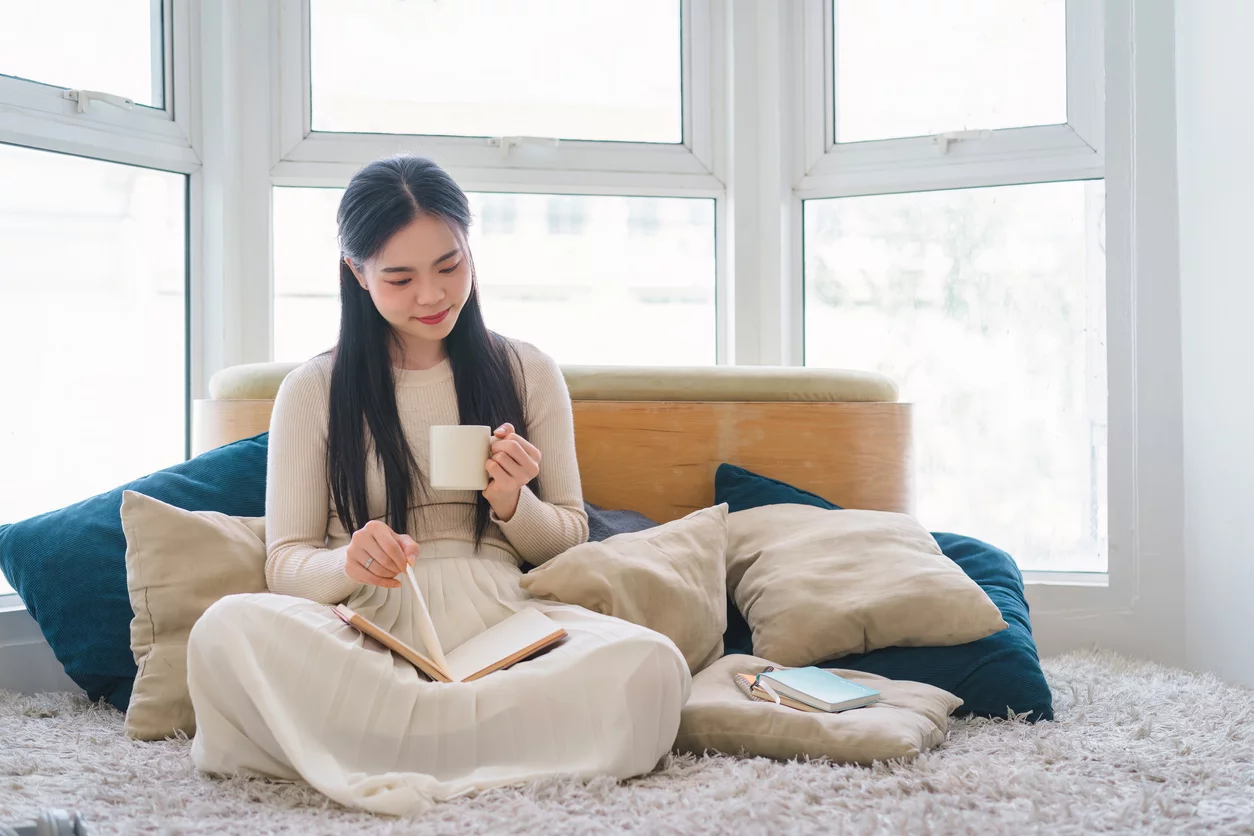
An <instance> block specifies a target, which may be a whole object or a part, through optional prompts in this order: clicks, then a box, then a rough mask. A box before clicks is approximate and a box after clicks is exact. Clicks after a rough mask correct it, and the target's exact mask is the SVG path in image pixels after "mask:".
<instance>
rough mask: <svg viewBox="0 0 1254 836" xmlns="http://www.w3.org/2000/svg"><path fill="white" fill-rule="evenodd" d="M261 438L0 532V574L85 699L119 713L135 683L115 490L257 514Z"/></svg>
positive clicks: (261, 496) (262, 497) (261, 503)
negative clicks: (103, 702)
mask: <svg viewBox="0 0 1254 836" xmlns="http://www.w3.org/2000/svg"><path fill="white" fill-rule="evenodd" d="M268 440H269V437H268V434H266V433H262V434H261V435H259V436H256V437H254V438H249V439H244V440H242V441H237V442H235V443H233V444H228V445H226V446H224V447H219V448H217V449H215V450H210V451H209V452H207V453H203V454H202V455H200V456H197V457H195V458H193V459H191V460H189V461H186V462H182V463H180V464H177V465H175V466H173V467H170V468H167V469H165V470H161V471H158V472H156V473H153V474H151V475H149V476H145V477H143V478H141V479H137V480H135V481H134V482H130V483H128V484H126V485H123V486H121V487H119V488H115V489H114V490H111V491H109V492H108V493H103V494H100V495H99V496H94V497H92V498H91V499H85V500H83V501H82V502H78V503H75V504H74V505H70V506H68V507H66V508H62V509H61V510H59V511H52V512H50V513H47V514H43V515H41V516H38V517H32V518H31V519H29V520H23V521H22V522H17V523H13V524H11V525H6V526H3V527H0V569H3V570H4V575H5V577H6V578H8V580H9V583H10V584H11V585H12V586H13V588H14V589H16V590H17V593H18V595H20V596H21V598H22V601H23V603H25V604H26V609H27V610H28V611H29V612H30V614H31V617H32V618H34V619H35V621H36V622H38V624H39V628H40V630H42V631H43V634H44V637H45V638H46V639H47V640H48V644H49V645H51V646H52V651H53V653H55V654H56V657H57V660H58V661H60V663H61V664H62V665H63V666H64V667H65V672H66V674H67V675H69V677H70V679H72V680H74V682H76V683H77V684H78V685H79V687H81V688H82V689H83V690H84V691H86V692H87V696H88V697H89V698H91V699H92V700H100V699H106V700H108V701H109V702H110V703H112V704H113V705H114V706H116V707H117V708H119V709H121V710H122V711H125V710H126V707H127V704H128V703H129V702H130V699H131V686H132V684H133V683H134V680H135V657H134V656H133V655H132V654H131V618H133V617H134V613H133V612H132V610H131V600H130V596H129V595H128V593H127V591H126V536H125V535H124V534H123V533H122V518H121V508H122V492H123V491H126V490H132V491H136V492H138V493H142V494H146V495H147V496H151V497H153V498H154V499H159V500H161V501H162V502H166V503H169V504H170V505H174V506H176V507H178V508H183V509H185V510H188V511H219V512H221V513H223V514H228V515H230V516H236V517H260V516H264V515H265V507H266V450H267V446H268V444H267V442H268Z"/></svg>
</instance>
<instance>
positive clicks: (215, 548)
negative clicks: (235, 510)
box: [122, 491, 266, 740]
mask: <svg viewBox="0 0 1254 836" xmlns="http://www.w3.org/2000/svg"><path fill="white" fill-rule="evenodd" d="M122 530H123V532H125V534H126V587H127V590H128V591H129V592H130V598H131V608H132V609H133V610H134V611H135V617H134V618H133V619H131V651H132V652H133V653H134V654H135V664H136V665H138V666H139V673H138V674H137V675H136V677H135V687H134V689H133V690H132V691H131V702H130V705H129V706H128V707H127V711H126V724H125V728H126V734H127V735H128V736H129V737H133V738H137V739H139V740H161V739H164V738H166V737H172V736H174V734H175V732H183V733H185V734H187V735H188V736H189V737H190V736H191V735H193V734H195V733H196V715H195V713H194V712H193V711H192V700H191V696H190V695H189V694H188V691H187V636H188V633H190V632H191V629H192V625H193V624H195V623H196V620H197V619H198V618H200V616H201V615H202V614H203V613H204V611H205V610H207V609H208V608H209V606H210V605H211V604H213V603H214V602H215V601H217V600H218V599H219V598H223V597H225V596H227V595H232V594H234V593H237V592H265V591H266V569H265V567H266V546H265V536H266V528H265V519H264V518H261V517H256V518H252V517H247V518H245V517H228V516H226V515H225V514H218V513H214V512H211V511H184V510H182V509H180V508H175V507H174V506H173V505H167V504H166V503H164V502H161V501H159V500H156V499H153V498H151V497H148V496H144V495H143V494H140V493H136V492H134V491H125V492H124V493H123V494H122Z"/></svg>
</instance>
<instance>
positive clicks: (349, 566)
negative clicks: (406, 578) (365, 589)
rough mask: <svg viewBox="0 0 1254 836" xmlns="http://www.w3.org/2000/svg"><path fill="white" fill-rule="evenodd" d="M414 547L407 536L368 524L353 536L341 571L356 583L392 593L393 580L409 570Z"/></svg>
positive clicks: (395, 585)
mask: <svg viewBox="0 0 1254 836" xmlns="http://www.w3.org/2000/svg"><path fill="white" fill-rule="evenodd" d="M417 557H418V544H417V543H416V542H414V539H413V538H412V537H410V536H409V535H408V534H397V533H396V532H395V531H393V530H392V529H391V528H390V527H389V526H388V525H387V523H384V522H382V521H380V520H371V521H370V522H368V523H366V524H365V525H364V526H363V527H361V528H359V529H357V531H355V532H354V533H353V539H352V540H351V541H350V542H349V544H348V556H347V557H345V558H344V571H345V572H346V573H348V576H349V577H350V578H352V579H353V580H355V581H357V582H358V583H369V584H374V585H375V586H382V587H386V588H388V589H396V588H398V587H399V586H400V585H401V582H400V581H398V580H397V579H396V576H397V575H399V574H401V573H402V572H404V571H405V567H406V566H407V565H409V566H412V565H413V563H414V560H415V559H416V558H417Z"/></svg>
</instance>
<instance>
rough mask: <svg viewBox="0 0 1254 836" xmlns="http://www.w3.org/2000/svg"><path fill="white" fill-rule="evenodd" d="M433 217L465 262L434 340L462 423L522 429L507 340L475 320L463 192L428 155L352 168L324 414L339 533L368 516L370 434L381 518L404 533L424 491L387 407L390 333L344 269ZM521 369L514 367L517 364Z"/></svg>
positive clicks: (484, 518) (342, 216)
mask: <svg viewBox="0 0 1254 836" xmlns="http://www.w3.org/2000/svg"><path fill="white" fill-rule="evenodd" d="M423 214H427V215H433V216H435V217H438V218H441V219H443V220H444V221H445V222H446V223H447V224H448V225H449V227H450V228H451V229H452V230H453V233H454V235H456V236H457V237H458V238H459V239H460V240H459V241H458V244H459V245H460V246H461V248H462V251H463V253H464V255H465V258H466V260H467V263H468V264H469V265H470V276H471V286H470V296H469V298H468V299H467V300H466V304H465V305H464V306H463V307H462V309H461V312H460V314H459V315H458V317H457V323H456V324H455V325H454V326H453V330H452V332H450V333H449V335H448V337H447V338H446V339H445V341H444V348H445V350H446V351H447V353H448V358H449V365H450V366H451V367H452V370H453V385H454V386H455V388H456V389H457V409H458V413H459V420H460V422H461V423H462V424H486V425H487V426H489V427H492V428H496V427H498V426H500V425H501V424H503V423H505V422H509V423H511V424H513V425H514V429H515V431H516V432H517V433H518V434H519V435H521V436H523V437H524V438H525V437H526V436H527V420H526V416H525V414H524V411H523V405H522V398H521V397H520V396H519V391H518V388H517V386H516V385H515V380H514V369H513V366H512V365H511V355H513V354H514V352H513V347H512V346H511V345H509V344H508V343H507V342H506V341H505V340H504V339H503V338H501V337H500V336H499V335H497V334H494V333H492V332H491V331H489V330H488V329H487V327H486V326H485V325H484V324H483V314H482V312H481V311H480V309H479V281H478V277H477V276H476V274H475V268H474V259H472V258H471V255H470V248H469V246H468V242H467V232H468V230H469V227H470V204H469V202H468V201H467V199H466V194H465V192H463V191H462V190H461V188H460V187H459V186H458V185H457V183H455V182H454V181H453V178H452V177H450V176H449V175H448V173H447V172H445V171H444V170H443V169H442V168H440V167H439V166H438V165H436V164H435V163H433V162H432V161H430V160H427V159H424V158H422V157H416V156H411V155H400V156H395V157H388V158H385V159H382V160H376V161H374V162H372V163H370V164H369V165H367V166H366V167H365V168H363V169H361V170H360V171H358V172H357V173H356V174H355V175H353V179H352V180H351V181H350V182H349V184H348V189H347V190H346V191H345V192H344V197H343V198H342V199H341V200H340V208H339V212H338V216H337V218H338V222H339V238H340V311H341V314H340V339H339V343H338V344H337V345H336V347H335V349H334V357H335V362H334V365H333V367H332V371H331V392H330V398H331V414H330V423H329V427H328V435H327V472H328V475H329V477H330V481H331V497H332V499H333V500H334V501H335V509H336V515H337V516H338V517H339V519H340V522H341V523H342V524H343V526H344V528H345V530H346V531H349V532H354V531H356V530H357V529H358V528H360V527H361V526H364V525H365V524H366V523H367V522H369V521H370V514H369V511H368V510H367V502H366V456H367V450H368V446H369V445H368V439H370V438H373V440H374V448H375V457H376V458H377V459H378V461H379V463H380V464H381V465H382V467H383V476H384V484H385V485H386V489H387V516H386V517H385V522H387V524H388V525H389V526H390V527H391V528H392V530H393V531H395V532H396V533H397V534H409V533H410V532H408V531H407V528H408V525H409V506H410V502H411V500H412V499H413V498H414V493H415V489H417V491H419V492H425V491H426V479H425V477H424V475H423V474H422V473H421V472H420V469H419V467H418V464H417V462H416V461H415V460H414V456H413V452H412V451H411V449H410V446H409V442H408V441H407V440H406V438H405V433H404V431H403V430H402V428H401V422H400V416H399V415H398V413H397V409H396V382H395V378H394V375H393V373H392V360H393V353H392V352H393V350H394V349H397V348H399V347H400V338H399V336H398V335H397V334H396V332H395V331H394V330H393V329H392V326H391V325H390V324H389V323H388V321H387V320H386V319H384V318H383V316H382V314H380V313H379V311H378V309H377V308H375V305H374V302H373V300H372V299H371V298H370V293H369V292H368V291H367V290H366V289H364V288H363V287H362V286H361V285H360V284H359V283H358V281H357V278H356V276H355V275H354V274H353V271H352V268H350V267H349V264H348V261H349V260H351V261H352V263H353V264H355V265H361V264H362V263H363V262H365V261H366V260H367V259H369V258H370V257H372V256H374V255H375V254H376V253H378V252H379V250H380V249H382V248H383V245H384V244H385V243H387V241H388V239H390V238H391V237H392V236H393V235H394V234H396V232H397V231H399V230H400V229H402V228H404V227H405V226H408V225H409V224H410V223H411V222H413V220H414V219H415V218H416V217H418V216H419V215H423ZM520 368H521V366H520ZM490 510H491V509H490V506H489V505H488V501H487V500H486V499H484V498H483V495H482V494H479V495H478V496H477V497H476V502H475V529H474V530H475V546H476V547H477V546H478V545H479V543H480V542H481V541H482V539H483V535H484V532H485V531H486V530H487V527H488V522H489V513H490Z"/></svg>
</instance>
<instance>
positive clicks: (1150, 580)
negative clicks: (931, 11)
mask: <svg viewBox="0 0 1254 836" xmlns="http://www.w3.org/2000/svg"><path fill="white" fill-rule="evenodd" d="M732 8H733V11H732V23H731V34H730V39H731V43H732V45H733V47H732V48H733V50H735V51H736V52H737V53H739V54H741V55H747V56H748V57H747V58H745V59H740V58H738V59H737V64H736V71H737V78H738V79H741V80H742V81H739V82H737V83H735V84H733V86H732V91H731V99H732V102H733V114H732V119H733V122H734V124H735V125H736V128H737V130H738V133H737V134H736V141H735V145H736V147H737V148H738V149H740V150H741V151H743V153H740V152H736V153H733V154H732V155H731V162H730V174H731V178H730V184H731V186H732V194H731V201H730V202H731V204H732V205H733V207H734V209H733V215H734V218H733V221H732V224H733V228H734V231H735V234H736V244H735V256H734V264H733V265H732V270H733V271H734V272H735V274H736V275H737V276H741V275H744V274H745V273H748V272H756V273H757V275H759V276H760V277H761V284H759V285H757V286H756V287H755V286H754V284H753V283H748V282H738V283H737V285H736V290H737V292H738V293H742V294H743V293H744V292H745V291H748V292H750V293H753V292H756V293H757V294H758V295H757V298H756V299H755V300H754V302H755V303H756V304H755V305H753V306H752V307H754V308H755V310H747V309H744V308H741V309H738V310H737V311H736V327H737V346H736V354H737V356H738V357H740V358H749V357H751V358H753V359H752V360H751V361H750V362H762V363H768V364H779V365H801V364H802V362H803V358H804V304H803V294H804V272H803V269H804V265H803V263H802V253H803V241H802V224H801V217H802V214H801V213H802V203H803V201H804V200H808V199H817V198H831V197H848V196H854V195H874V194H890V193H902V192H915V191H931V190H937V189H946V188H961V187H976V186H1008V185H1019V184H1025V183H1041V182H1058V181H1069V180H1086V179H1094V178H1098V177H1104V178H1105V179H1106V181H1107V268H1106V277H1107V278H1106V294H1107V300H1106V304H1107V365H1108V426H1109V442H1108V463H1107V467H1108V486H1109V487H1108V500H1107V502H1108V514H1109V516H1108V519H1109V526H1108V530H1109V532H1110V535H1109V537H1110V546H1109V559H1108V571H1107V572H1106V573H1065V572H1047V571H1046V572H1025V573H1024V574H1025V580H1026V581H1027V583H1028V597H1029V602H1030V604H1031V606H1032V613H1033V619H1034V626H1035V627H1036V628H1037V639H1038V641H1039V642H1040V644H1041V648H1042V651H1043V652H1050V650H1051V649H1053V648H1057V649H1063V648H1073V647H1076V646H1079V645H1081V644H1085V643H1092V642H1095V641H1097V642H1101V643H1102V644H1105V645H1107V646H1113V647H1116V648H1122V649H1126V650H1127V651H1128V652H1134V653H1135V652H1141V653H1144V652H1145V649H1146V646H1147V645H1149V646H1151V647H1155V648H1159V650H1158V655H1159V658H1166V659H1173V660H1176V661H1177V662H1179V661H1182V660H1183V640H1182V628H1183V620H1182V612H1183V597H1182V593H1181V589H1182V583H1181V581H1182V567H1181V565H1180V560H1181V557H1180V556H1181V554H1182V542H1183V532H1182V523H1181V516H1182V515H1181V508H1182V502H1183V500H1182V495H1181V493H1182V489H1181V488H1180V485H1181V484H1182V482H1181V480H1182V469H1181V463H1180V455H1181V449H1182V447H1181V444H1182V440H1181V438H1180V435H1179V417H1180V408H1181V404H1180V376H1179V365H1180V360H1179V348H1180V342H1179V323H1178V318H1176V317H1175V314H1174V311H1175V310H1176V306H1177V304H1178V276H1177V275H1176V272H1175V267H1174V265H1175V264H1176V249H1175V248H1176V244H1175V241H1176V230H1175V227H1174V223H1175V221H1174V217H1175V214H1174V213H1175V202H1174V121H1173V120H1174V111H1173V107H1174V105H1173V102H1172V100H1171V96H1169V95H1167V96H1164V93H1163V91H1164V90H1167V91H1170V90H1172V89H1174V88H1173V83H1172V79H1171V72H1172V70H1171V64H1170V62H1164V61H1163V60H1162V56H1163V55H1164V54H1170V51H1171V45H1172V38H1173V25H1174V24H1173V19H1172V9H1171V8H1170V4H1168V7H1167V8H1166V9H1165V10H1164V9H1162V8H1155V9H1152V10H1142V9H1141V7H1140V6H1139V5H1138V6H1137V7H1136V8H1135V10H1134V6H1133V0H1104V1H1103V2H1092V0H1068V2H1067V39H1068V57H1067V68H1068V90H1067V94H1068V123H1067V124H1065V125H1052V126H1035V127H1024V128H1012V129H1002V130H994V131H992V132H991V133H990V134H989V135H988V136H987V137H976V138H965V137H964V138H962V139H960V140H959V141H956V142H952V143H950V144H949V145H948V147H947V148H946V149H945V150H946V153H941V149H940V147H939V145H938V142H937V140H936V138H935V137H914V138H904V139H886V140H880V141H864V142H859V143H849V144H837V143H836V142H835V141H834V135H833V133H834V123H833V118H832V117H833V113H832V111H833V108H834V100H833V96H832V64H831V62H832V46H833V45H832V26H831V24H832V20H831V6H830V3H829V2H828V0H799V2H797V3H791V4H780V5H778V6H770V7H768V6H767V5H766V4H762V5H758V6H755V5H751V4H750V3H749V2H736V0H733V3H732ZM1133 44H1136V45H1137V46H1136V48H1133ZM790 56H791V60H790ZM754 62H761V63H759V64H756V65H755V63H754ZM1164 67H1165V69H1164ZM750 70H752V72H750ZM1103 89H1104V91H1105V95H1104V96H1103ZM772 103H773V104H772ZM738 105H740V106H743V107H745V108H747V109H749V110H750V111H753V112H755V113H756V115H757V117H758V118H757V119H756V130H755V131H752V132H750V133H746V132H745V131H742V130H741V125H742V124H744V123H741V122H740V121H739V120H738V119H737V117H736V113H735V111H736V109H737V106H738ZM776 116H778V119H776V118H774V117H776ZM780 122H782V123H783V124H793V125H800V126H801V127H800V129H799V130H798V131H796V132H795V133H789V132H787V131H785V132H783V133H782V134H780V132H778V131H777V130H776V129H775V127H774V125H775V124H777V123H780ZM1134 137H1135V141H1134ZM1150 381H1154V384H1153V385H1152V386H1151V385H1148V384H1149V382H1150ZM1142 382H1144V384H1142Z"/></svg>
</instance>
